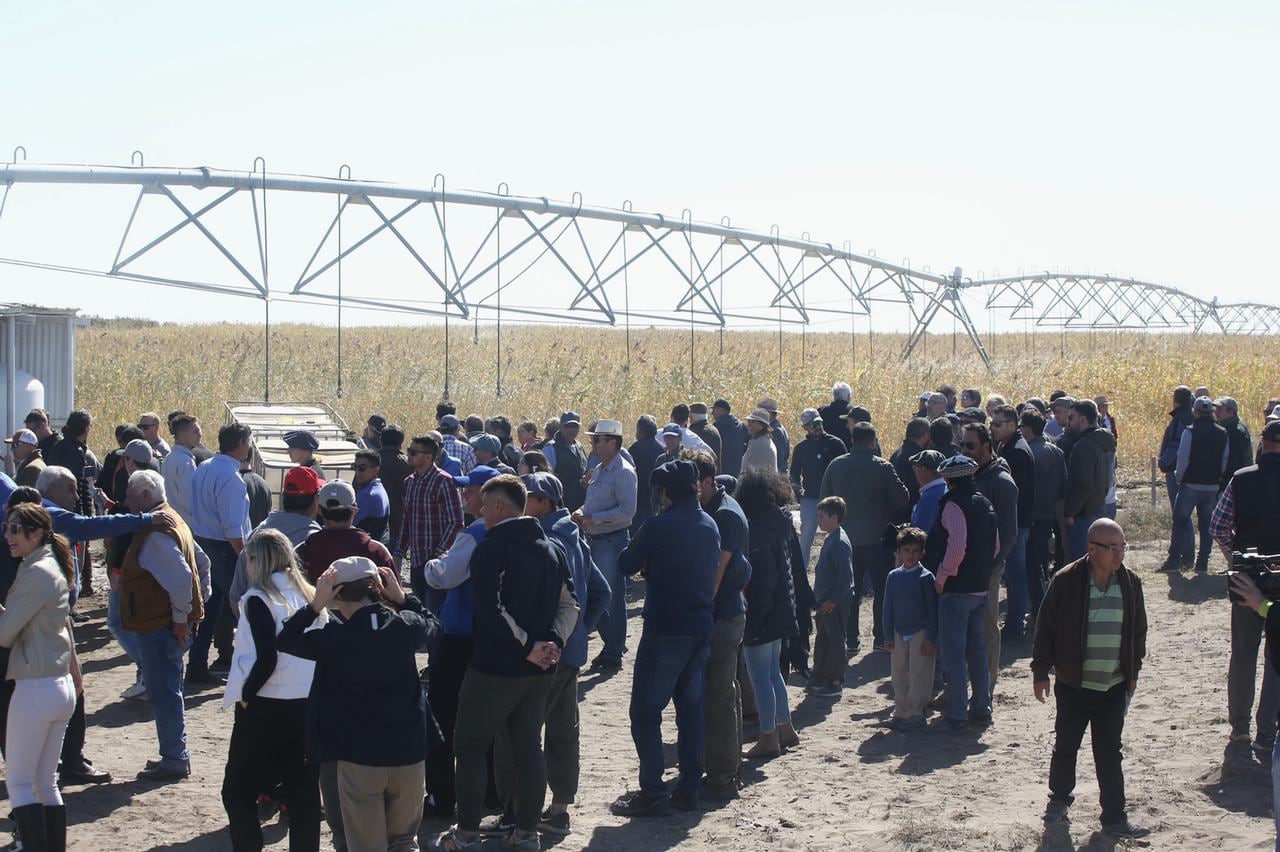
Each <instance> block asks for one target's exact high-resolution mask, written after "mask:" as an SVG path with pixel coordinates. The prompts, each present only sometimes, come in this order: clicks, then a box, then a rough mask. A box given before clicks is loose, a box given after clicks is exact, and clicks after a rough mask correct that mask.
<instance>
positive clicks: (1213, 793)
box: [1197, 742, 1271, 819]
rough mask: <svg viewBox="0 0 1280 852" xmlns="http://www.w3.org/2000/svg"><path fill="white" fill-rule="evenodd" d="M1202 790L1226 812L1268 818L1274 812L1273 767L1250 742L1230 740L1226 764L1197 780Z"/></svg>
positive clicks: (1224, 756)
mask: <svg viewBox="0 0 1280 852" xmlns="http://www.w3.org/2000/svg"><path fill="white" fill-rule="evenodd" d="M1197 780H1198V781H1199V782H1200V790H1201V791H1202V792H1203V793H1204V794H1205V795H1206V796H1208V797H1209V799H1210V801H1212V802H1213V803H1214V804H1215V805H1217V806H1218V807H1220V808H1222V809H1223V810H1224V811H1230V812H1232V813H1240V814H1247V815H1248V816H1251V817H1257V818H1259V819H1266V818H1267V817H1269V816H1270V815H1271V808H1270V804H1271V797H1270V796H1269V795H1267V794H1268V792H1269V789H1270V787H1271V767H1269V766H1264V765H1263V764H1261V763H1259V762H1258V760H1257V759H1256V758H1255V757H1254V754H1253V749H1252V748H1251V747H1250V745H1249V743H1246V742H1234V743H1228V744H1227V747H1226V748H1225V749H1224V750H1223V752H1222V765H1221V766H1220V767H1215V768H1214V769H1211V770H1209V771H1208V772H1206V773H1204V774H1203V775H1201V776H1200V777H1199V779H1197Z"/></svg>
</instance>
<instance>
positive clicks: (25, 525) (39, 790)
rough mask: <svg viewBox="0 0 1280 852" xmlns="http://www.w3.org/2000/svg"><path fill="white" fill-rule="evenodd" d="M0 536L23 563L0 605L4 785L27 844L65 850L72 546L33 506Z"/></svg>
mask: <svg viewBox="0 0 1280 852" xmlns="http://www.w3.org/2000/svg"><path fill="white" fill-rule="evenodd" d="M4 540H5V542H6V543H7V544H8V545H9V552H10V553H11V554H13V556H14V557H15V558H17V559H21V560H22V564H21V565H19V566H18V572H17V575H16V577H15V578H14V581H13V587H12V588H11V589H10V590H9V596H8V598H6V600H5V606H4V607H2V608H0V645H3V646H5V647H6V648H12V649H13V651H12V653H11V654H10V655H9V670H8V672H7V674H6V677H7V678H8V679H9V680H12V681H14V691H13V699H12V701H11V703H10V705H9V720H8V724H7V726H6V729H5V755H4V757H5V784H6V786H7V787H8V790H9V801H10V803H11V804H12V805H13V819H14V822H15V823H17V825H18V831H19V833H20V834H21V836H22V843H23V847H22V848H24V849H31V850H40V851H41V852H43V850H55V852H63V850H65V849H66V848H67V809H66V807H65V806H64V805H63V804H62V794H61V793H59V792H58V785H57V784H56V783H55V781H54V773H55V772H56V771H57V768H58V757H59V755H60V754H61V752H62V737H63V735H64V734H65V733H66V730H67V722H68V720H70V719H71V714H72V713H73V712H74V711H75V707H76V693H77V692H78V691H79V689H80V671H79V666H78V665H77V664H76V660H75V649H74V646H73V644H72V641H71V630H70V628H69V627H68V624H67V612H68V609H69V607H68V599H67V595H68V590H69V589H70V587H71V579H72V578H73V577H74V576H75V574H74V571H75V568H74V563H73V562H72V558H71V546H70V545H69V544H68V543H67V540H66V539H65V538H63V537H62V536H60V535H54V532H53V520H52V519H51V518H50V517H49V513H48V512H47V511H45V510H44V508H43V507H41V506H39V505H37V504H35V503H23V504H20V505H17V506H14V507H13V508H12V509H10V510H9V511H8V513H7V514H6V516H5V524H4Z"/></svg>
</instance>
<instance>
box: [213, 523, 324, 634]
mask: <svg viewBox="0 0 1280 852" xmlns="http://www.w3.org/2000/svg"><path fill="white" fill-rule="evenodd" d="M258 530H279V531H280V532H282V533H284V537H285V538H287V539H289V543H290V544H292V545H293V546H294V547H297V546H298V545H300V544H302V543H303V542H304V541H306V540H307V536H309V535H311V534H312V533H313V532H319V530H320V525H319V524H317V523H316V522H315V521H314V520H312V519H311V518H308V517H307V516H306V515H299V514H298V513H296V512H286V511H284V510H283V509H277V510H276V511H274V512H272V513H271V514H270V515H267V519H266V520H265V521H263V522H262V523H261V524H259V525H258V526H256V527H254V530H253V532H257V531H258ZM249 538H253V533H249ZM248 542H249V540H248V539H245V543H246V544H248ZM248 558H249V557H247V556H245V554H244V551H243V550H242V551H240V556H239V557H238V558H237V559H236V576H235V579H234V580H232V581H231V591H229V592H228V593H227V597H228V598H229V599H230V600H231V609H232V611H233V612H235V613H236V614H237V615H238V614H239V612H240V606H239V603H240V598H242V597H244V593H245V592H247V591H249V566H248V563H247V561H246V560H247V559H248Z"/></svg>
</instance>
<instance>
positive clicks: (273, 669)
mask: <svg viewBox="0 0 1280 852" xmlns="http://www.w3.org/2000/svg"><path fill="white" fill-rule="evenodd" d="M245 553H246V563H247V567H248V574H249V590H248V591H247V592H245V593H244V597H242V598H241V599H240V601H239V607H240V628H239V629H238V630H237V631H236V638H235V647H234V651H233V653H232V658H231V670H230V672H229V673H228V674H227V691H226V694H225V695H224V696H223V699H222V706H223V707H224V708H226V707H230V706H232V705H235V708H236V709H235V714H236V718H235V725H234V727H233V728H232V729H231V747H230V753H229V754H228V756H227V768H226V772H225V774H224V775H223V779H222V805H223V807H224V808H226V811H227V819H228V821H229V822H230V828H231V846H232V848H233V849H235V850H236V852H240V850H245V849H250V850H260V849H262V829H261V827H260V826H259V823H258V807H257V801H258V795H259V794H260V793H262V792H263V791H264V790H269V789H272V788H274V787H275V785H276V782H277V781H279V782H280V783H281V786H282V788H283V797H282V798H283V800H284V801H285V802H286V803H287V804H288V806H289V849H290V850H291V852H302V850H318V849H319V848H320V786H319V768H318V767H316V766H315V765H308V764H307V761H306V751H305V745H306V743H305V738H306V734H305V729H306V723H305V716H306V707H307V695H308V693H310V691H311V677H312V675H313V673H314V672H315V663H313V662H311V661H310V660H303V659H300V658H298V657H295V656H293V655H292V654H285V653H283V652H280V651H277V650H276V635H277V634H278V633H279V632H280V628H281V626H282V625H283V624H284V622H285V620H286V619H288V618H289V616H291V615H293V614H294V613H295V612H297V611H298V610H299V609H302V608H303V607H305V606H307V605H308V604H309V603H310V602H311V598H312V597H313V596H314V595H315V588H314V587H312V585H311V584H310V583H309V582H307V578H306V577H305V576H303V574H302V571H301V569H300V568H299V567H298V562H297V560H296V559H295V558H294V555H293V546H292V545H290V543H289V539H287V538H285V536H284V534H282V533H281V532H279V531H278V530H273V529H260V530H258V531H257V532H255V533H254V534H253V536H252V537H251V538H250V539H249V542H248V544H247V545H246V546H245Z"/></svg>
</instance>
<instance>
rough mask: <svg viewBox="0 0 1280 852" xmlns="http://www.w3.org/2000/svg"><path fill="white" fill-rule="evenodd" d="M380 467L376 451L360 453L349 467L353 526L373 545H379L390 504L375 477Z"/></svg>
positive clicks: (389, 514) (385, 525)
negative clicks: (354, 495)
mask: <svg viewBox="0 0 1280 852" xmlns="http://www.w3.org/2000/svg"><path fill="white" fill-rule="evenodd" d="M379 434H381V433H379ZM381 467H382V460H381V458H380V457H379V456H378V451H377V450H360V451H359V452H358V453H356V463H355V465H354V466H353V467H352V470H353V471H354V476H352V477H351V485H352V486H353V487H354V488H355V490H356V516H355V519H354V522H355V525H356V526H357V527H359V528H360V529H362V530H364V531H365V532H367V533H368V534H369V538H371V539H373V540H374V541H382V534H383V533H384V532H386V529H387V519H388V518H390V517H391V501H390V500H389V499H388V498H387V489H385V488H383V487H382V479H381V478H380V477H379V476H378V474H379V471H380V469H381Z"/></svg>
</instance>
